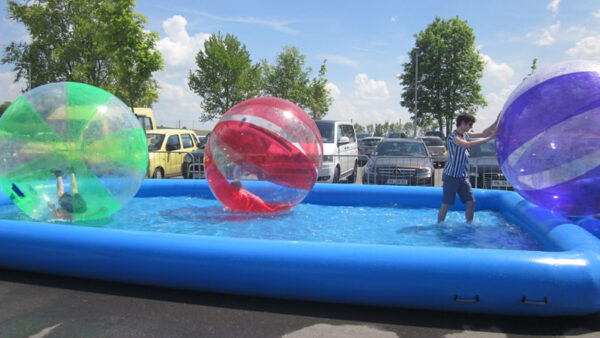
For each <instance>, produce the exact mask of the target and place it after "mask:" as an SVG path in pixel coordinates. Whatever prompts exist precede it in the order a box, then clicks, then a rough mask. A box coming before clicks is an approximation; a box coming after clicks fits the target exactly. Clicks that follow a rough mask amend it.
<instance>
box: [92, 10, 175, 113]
mask: <svg viewBox="0 0 600 338" xmlns="http://www.w3.org/2000/svg"><path fill="white" fill-rule="evenodd" d="M104 5H105V6H106V9H105V11H103V15H104V19H103V20H102V21H104V22H110V23H111V24H110V25H109V26H108V27H107V28H106V30H104V31H103V32H102V33H103V37H104V39H103V40H104V41H106V42H107V48H110V50H113V51H114V53H113V56H114V59H115V60H116V61H115V62H113V64H114V70H115V71H114V75H113V76H114V82H113V86H112V88H111V92H112V93H114V94H115V95H116V96H117V97H119V98H121V100H123V102H125V104H127V105H128V106H129V107H131V108H133V107H136V106H137V107H150V106H152V103H154V102H157V101H158V84H157V83H156V80H155V79H153V78H152V73H153V72H155V71H157V70H162V67H163V60H162V56H161V54H160V52H158V51H157V50H156V49H155V48H156V41H158V40H159V35H158V33H156V32H146V31H145V30H144V24H146V23H147V22H146V19H145V17H144V16H143V15H141V14H139V13H135V12H134V11H133V7H134V6H135V1H134V0H119V1H112V2H110V1H109V2H105V3H104ZM116 18H119V19H118V20H115V19H116Z"/></svg>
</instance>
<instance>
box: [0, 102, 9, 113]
mask: <svg viewBox="0 0 600 338" xmlns="http://www.w3.org/2000/svg"><path fill="white" fill-rule="evenodd" d="M10 104H11V102H10V101H4V103H2V104H0V117H2V114H4V111H5V110H6V109H7V108H8V106H10Z"/></svg>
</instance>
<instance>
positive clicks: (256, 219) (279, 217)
mask: <svg viewBox="0 0 600 338" xmlns="http://www.w3.org/2000/svg"><path fill="white" fill-rule="evenodd" d="M437 211H438V210H437V209H432V208H423V209H403V208H395V207H350V206H325V205H315V204H300V205H298V206H296V207H295V208H293V209H292V210H288V211H284V212H278V213H273V214H244V213H235V212H231V211H229V210H225V209H224V208H223V206H222V205H221V204H220V203H219V202H218V201H216V200H214V199H204V198H196V197H152V198H135V199H133V200H132V201H131V202H129V203H128V204H127V205H126V206H125V207H124V208H123V209H122V210H120V211H119V212H117V213H116V214H114V215H113V216H111V217H110V218H107V219H104V220H99V221H87V222H79V223H77V224H78V225H83V226H93V227H101V228H109V229H120V230H128V231H152V232H161V233H175V234H189V235H201V236H219V237H234V238H259V239H276V240H287V241H311V242H336V243H359V244H380V245H407V246H438V247H439V246H444V247H462V248H490V249H514V250H540V248H539V246H538V244H537V243H536V241H535V239H534V238H533V237H532V236H531V235H530V234H529V233H527V232H525V231H523V230H522V229H521V228H520V227H519V226H517V225H515V224H511V223H509V222H508V221H507V220H506V219H504V217H503V216H502V214H500V213H498V212H495V211H486V210H483V211H477V212H476V213H475V219H474V222H473V225H469V224H466V223H464V212H462V211H461V212H458V211H450V212H448V216H447V218H446V222H444V223H442V224H439V225H438V224H436V223H437ZM0 219H9V220H24V221H31V219H29V217H28V216H27V215H25V214H24V213H23V212H21V211H20V210H19V209H18V208H17V207H16V206H14V205H12V204H9V205H1V206H0ZM53 222H57V223H66V224H72V223H68V222H62V221H53Z"/></svg>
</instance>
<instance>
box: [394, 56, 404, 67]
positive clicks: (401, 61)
mask: <svg viewBox="0 0 600 338" xmlns="http://www.w3.org/2000/svg"><path fill="white" fill-rule="evenodd" d="M405 60H406V57H405V56H404V55H400V56H398V57H397V58H396V62H398V64H400V65H401V64H403V63H404V62H405Z"/></svg>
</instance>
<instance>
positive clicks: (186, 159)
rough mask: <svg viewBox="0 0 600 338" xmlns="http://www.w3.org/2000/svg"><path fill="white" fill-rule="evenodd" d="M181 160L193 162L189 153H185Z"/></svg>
mask: <svg viewBox="0 0 600 338" xmlns="http://www.w3.org/2000/svg"><path fill="white" fill-rule="evenodd" d="M183 161H184V162H185V163H188V164H189V163H192V162H194V157H193V156H192V155H191V154H185V157H184V158H183Z"/></svg>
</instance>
